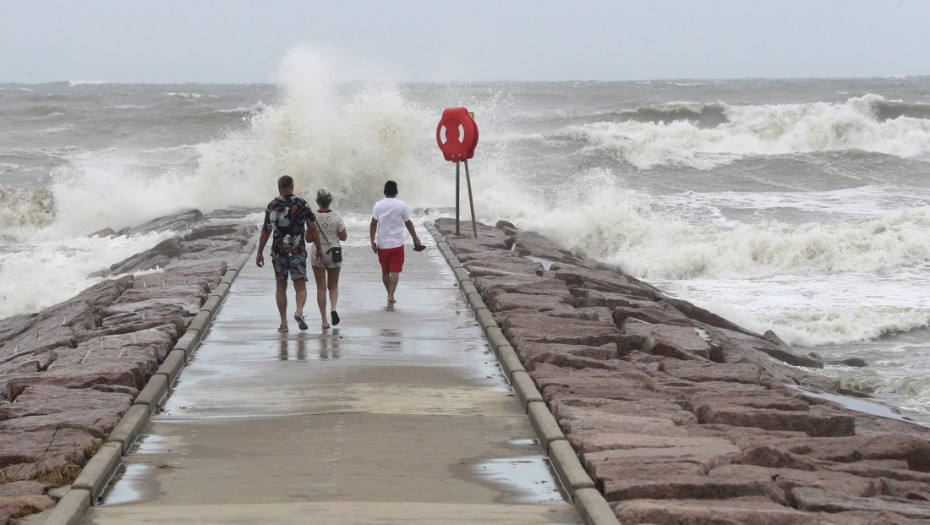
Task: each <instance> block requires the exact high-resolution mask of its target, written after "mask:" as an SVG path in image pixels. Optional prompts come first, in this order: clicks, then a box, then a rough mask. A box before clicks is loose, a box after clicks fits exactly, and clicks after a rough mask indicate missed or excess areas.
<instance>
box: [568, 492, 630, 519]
mask: <svg viewBox="0 0 930 525" xmlns="http://www.w3.org/2000/svg"><path fill="white" fill-rule="evenodd" d="M575 508H576V509H578V512H579V513H580V514H581V518H582V519H583V520H584V522H585V523H586V524H587V525H620V520H618V519H617V515H616V514H614V511H613V509H611V508H610V505H608V504H607V500H606V499H604V496H603V495H602V494H601V493H600V492H598V491H597V490H595V489H579V490H577V491H576V492H575Z"/></svg>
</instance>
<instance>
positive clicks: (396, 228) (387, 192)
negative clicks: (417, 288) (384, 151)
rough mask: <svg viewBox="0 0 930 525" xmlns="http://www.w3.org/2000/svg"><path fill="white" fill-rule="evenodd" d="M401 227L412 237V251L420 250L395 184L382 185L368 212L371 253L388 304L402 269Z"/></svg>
mask: <svg viewBox="0 0 930 525" xmlns="http://www.w3.org/2000/svg"><path fill="white" fill-rule="evenodd" d="M404 227H406V228H407V231H408V232H410V236H411V237H413V246H414V249H417V248H418V247H419V246H420V238H419V237H417V232H416V230H415V229H414V227H413V223H412V222H410V208H408V207H407V204H406V203H405V202H404V201H402V200H400V199H398V198H397V183H396V182H394V181H392V180H389V181H387V182H386V183H384V198H383V199H381V200H379V201H378V202H376V203H375V206H374V208H373V209H372V211H371V227H370V228H369V233H370V235H371V249H372V250H374V252H375V253H377V254H378V261H379V262H380V263H381V281H382V282H384V289H385V290H387V301H388V303H394V302H396V301H395V300H394V291H395V290H396V289H397V282H398V281H399V280H400V272H401V271H402V270H403V268H404ZM375 233H377V234H378V239H377V242H376V241H375Z"/></svg>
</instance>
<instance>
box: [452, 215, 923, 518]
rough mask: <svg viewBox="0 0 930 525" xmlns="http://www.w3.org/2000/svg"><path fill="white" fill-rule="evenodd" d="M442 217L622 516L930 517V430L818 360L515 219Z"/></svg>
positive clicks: (601, 487) (554, 410) (570, 437)
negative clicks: (832, 375)
mask: <svg viewBox="0 0 930 525" xmlns="http://www.w3.org/2000/svg"><path fill="white" fill-rule="evenodd" d="M436 227H437V229H438V230H439V231H440V232H442V233H443V234H444V235H445V240H446V242H447V243H448V244H449V246H450V247H451V248H452V250H453V252H454V253H455V254H456V255H457V256H458V257H459V258H460V260H461V262H462V264H463V266H464V267H465V269H466V270H468V272H469V276H470V279H471V280H472V281H473V282H474V284H475V287H476V288H477V289H478V291H479V292H480V293H481V295H482V296H483V298H484V300H485V303H486V304H487V306H488V308H489V309H490V310H491V311H492V313H493V317H494V319H495V320H496V321H497V323H498V325H499V327H500V328H501V330H503V332H504V335H505V336H506V337H507V339H508V340H509V341H510V343H511V346H512V347H513V348H514V349H515V350H516V352H517V354H518V355H519V357H520V359H521V360H522V361H523V364H524V367H525V368H526V370H527V371H529V373H530V375H531V377H533V379H534V380H535V382H536V385H537V387H538V389H539V391H540V392H541V393H542V395H543V398H544V399H545V400H546V402H547V404H548V406H549V408H550V410H551V412H552V413H553V414H554V415H555V416H556V418H557V420H558V422H559V425H560V427H561V428H562V431H563V432H564V433H565V434H566V437H567V438H568V440H569V442H570V443H571V444H572V446H573V447H574V448H575V450H576V452H577V453H578V454H579V456H580V458H581V460H582V463H583V465H584V466H585V468H586V470H587V471H588V473H589V474H590V475H591V476H592V478H593V479H594V480H595V482H596V483H597V487H598V489H599V490H600V491H601V492H602V493H603V495H604V496H605V497H606V499H607V500H608V502H609V503H610V505H611V507H612V508H613V510H614V513H615V514H616V516H617V518H618V519H619V520H620V522H622V523H656V524H669V525H671V524H678V523H759V524H763V523H764V524H771V523H786V524H787V523H792V524H794V523H837V524H839V523H842V524H844V525H848V524H860V523H861V524H866V523H902V524H903V523H917V522H921V523H923V522H926V521H927V520H930V477H928V476H930V429H928V428H926V427H923V426H920V425H917V424H914V423H911V422H908V421H906V420H904V419H902V418H900V417H892V418H886V417H882V416H881V415H879V414H887V410H869V408H868V407H869V406H870V404H869V403H868V402H867V401H864V400H863V397H864V395H863V394H859V393H856V397H847V396H846V395H844V394H850V392H845V391H842V390H841V389H840V388H839V387H838V385H837V384H835V383H834V382H833V381H831V380H827V379H826V378H823V377H821V376H817V375H816V374H815V371H816V370H817V368H820V367H822V366H823V364H822V363H821V362H820V361H818V360H817V359H816V358H814V357H811V356H807V355H801V354H798V353H796V352H795V351H793V349H791V348H789V347H788V346H787V345H785V344H784V343H783V342H781V341H780V340H779V339H778V338H777V336H775V334H772V333H766V334H755V333H752V332H750V331H748V330H745V329H743V328H741V327H739V326H737V325H735V324H733V323H731V322H729V321H727V320H726V319H722V318H720V317H718V316H716V315H714V314H712V313H710V312H707V311H706V310H703V309H701V308H699V307H697V306H695V305H692V304H690V303H687V302H685V301H681V300H678V299H674V298H670V297H667V296H666V295H665V294H664V293H663V292H662V291H661V290H658V289H656V288H654V287H652V286H651V285H649V284H647V283H642V282H639V281H637V280H636V279H635V278H633V277H631V276H629V275H626V274H624V273H623V272H622V271H621V270H620V269H618V268H612V267H609V266H606V265H603V264H601V263H598V262H596V261H590V260H585V259H583V258H579V257H576V256H574V255H572V254H570V253H568V252H566V251H565V250H562V249H561V248H559V247H558V246H557V245H555V244H554V243H552V242H550V241H548V240H547V239H546V238H544V237H542V236H540V235H538V234H534V233H532V232H520V231H519V230H518V229H517V228H516V227H515V226H514V225H512V224H509V223H504V222H501V223H498V224H497V225H496V226H494V227H491V226H487V225H483V224H479V230H478V238H477V239H475V238H473V237H472V236H471V235H470V233H471V232H470V231H469V235H468V236H455V235H454V231H455V229H454V221H453V220H452V219H439V220H437V221H436ZM559 283H560V284H561V285H559ZM569 297H570V298H571V300H570V301H569V300H567V299H566V298H569ZM595 308H598V309H602V310H607V311H609V312H610V314H611V315H610V316H606V315H604V314H603V313H596V312H597V311H596V310H592V309H595ZM872 406H875V405H874V404H873V405H872ZM856 409H858V410H856Z"/></svg>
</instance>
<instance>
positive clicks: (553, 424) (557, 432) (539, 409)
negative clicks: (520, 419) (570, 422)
mask: <svg viewBox="0 0 930 525" xmlns="http://www.w3.org/2000/svg"><path fill="white" fill-rule="evenodd" d="M526 413H527V415H528V416H529V417H530V424H532V425H533V429H534V430H535V431H536V436H537V437H538V438H539V442H540V443H541V444H542V445H543V448H544V449H545V450H546V454H549V455H550V456H551V455H552V454H551V451H550V450H549V447H550V445H551V443H552V442H553V441H555V440H557V439H565V434H564V433H563V432H562V429H561V428H560V427H559V422H558V421H556V419H555V416H553V415H552V412H550V411H549V406H548V405H546V403H545V402H543V401H532V402H530V403H529V404H528V405H527V407H526Z"/></svg>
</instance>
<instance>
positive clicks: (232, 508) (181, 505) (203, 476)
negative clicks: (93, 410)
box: [84, 227, 582, 525]
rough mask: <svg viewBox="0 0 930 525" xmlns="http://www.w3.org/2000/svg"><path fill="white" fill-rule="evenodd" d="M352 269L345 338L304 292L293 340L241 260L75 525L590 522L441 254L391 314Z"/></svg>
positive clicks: (405, 280) (416, 265) (377, 290)
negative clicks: (170, 380)
mask: <svg viewBox="0 0 930 525" xmlns="http://www.w3.org/2000/svg"><path fill="white" fill-rule="evenodd" d="M420 229H421V230H422V227H421V228H420ZM419 235H420V237H421V238H422V239H424V240H429V239H431V236H430V235H429V234H428V233H426V232H425V231H423V232H422V233H419ZM349 236H350V240H353V239H354V240H356V241H357V240H358V239H363V240H365V241H367V236H368V234H367V228H366V231H361V229H359V231H350V232H349ZM345 257H346V262H345V267H344V268H343V272H342V277H341V280H340V292H341V295H340V300H339V313H340V315H341V317H342V323H341V324H340V325H339V326H338V327H337V328H334V329H330V330H327V331H325V332H324V331H322V330H321V328H320V319H319V315H318V310H317V307H316V302H315V290H316V289H315V286H314V285H313V283H312V282H311V283H310V284H309V286H308V291H309V297H308V303H307V306H306V308H305V311H306V312H307V314H308V315H307V319H308V322H309V324H310V330H308V331H307V332H300V331H299V330H298V329H297V325H296V322H295V321H293V320H291V322H290V329H291V331H290V332H289V333H288V334H278V333H277V332H276V331H275V329H276V327H277V323H278V319H277V312H276V309H275V304H274V282H273V272H272V270H271V268H270V265H269V266H266V267H265V268H261V269H260V268H256V267H255V265H254V262H251V260H250V262H249V263H248V264H247V265H246V266H245V268H243V269H242V271H241V272H240V273H239V275H238V277H237V278H236V280H235V282H234V283H233V285H232V288H231V291H230V294H229V295H228V297H227V298H226V301H225V303H224V304H223V306H222V307H221V309H220V310H219V312H218V315H217V317H216V318H215V320H214V321H213V324H212V325H211V327H210V329H209V330H208V332H207V333H206V335H205V337H204V339H203V340H202V342H201V344H200V347H199V349H198V350H197V352H196V353H194V355H193V357H192V359H191V361H190V362H189V363H188V365H187V367H186V368H184V370H183V372H182V373H181V376H180V378H179V379H178V381H177V383H176V384H175V386H174V390H173V392H172V393H171V395H170V397H168V398H167V400H166V401H165V405H164V410H163V411H161V412H160V413H158V414H155V415H153V416H152V418H151V420H150V421H149V423H148V424H147V426H146V428H145V430H144V431H143V432H142V434H141V436H140V438H139V440H138V442H137V443H136V445H135V446H134V447H133V449H132V451H131V453H130V454H129V455H127V456H125V457H124V458H123V464H124V467H123V468H121V470H120V473H119V474H118V478H117V479H116V480H115V481H114V482H112V483H111V484H110V486H109V488H108V490H107V491H106V492H105V493H104V495H103V498H102V502H100V503H99V504H98V505H97V506H96V507H93V508H92V509H91V510H90V511H89V512H88V513H87V514H86V516H85V519H84V523H87V524H96V525H109V524H117V523H118V524H125V523H248V524H255V523H320V524H349V523H352V524H368V523H372V524H373V523H378V524H385V523H404V524H416V523H423V524H438V523H450V524H476V525H477V524H482V525H493V524H508V525H513V524H578V523H582V519H581V518H580V517H579V515H578V513H577V511H576V510H575V508H574V507H573V506H572V505H571V504H570V503H569V502H568V501H567V500H566V497H565V495H564V493H563V491H562V490H561V488H560V486H559V484H558V482H557V481H556V479H555V478H554V475H553V474H552V470H551V468H550V467H549V462H548V460H547V459H546V457H545V455H544V454H543V451H542V449H541V448H540V446H539V445H538V444H537V442H536V437H535V433H534V431H533V429H532V427H531V425H530V422H529V420H528V418H527V416H526V414H525V412H524V410H523V408H522V406H521V405H520V402H519V401H518V400H517V399H516V398H515V396H514V394H513V392H512V391H511V389H510V387H509V385H508V384H507V382H506V380H505V378H504V375H503V373H502V372H501V370H500V368H499V367H498V364H497V360H496V358H495V356H494V354H493V353H492V352H491V351H490V350H489V348H488V346H487V343H486V340H485V338H484V336H483V335H482V332H481V330H480V328H479V327H478V325H477V324H476V323H475V321H474V318H473V315H472V313H471V312H470V310H469V309H468V306H467V305H466V302H465V300H464V299H463V297H462V296H461V294H460V293H459V290H458V288H457V287H456V280H455V278H454V277H453V274H452V272H451V270H450V269H449V267H448V265H447V264H446V262H445V260H444V259H443V257H442V256H441V254H440V253H438V251H437V250H436V249H435V248H431V249H429V250H427V251H426V252H422V253H414V252H412V251H410V250H408V252H407V264H406V265H405V267H404V272H403V274H402V276H401V283H400V287H399V289H398V292H397V300H398V303H397V304H396V305H395V306H394V307H393V308H389V307H387V306H386V302H385V292H384V288H383V286H382V284H381V280H380V275H379V273H380V271H379V269H378V265H377V259H376V257H375V256H374V254H372V253H371V251H370V249H368V248H367V245H366V246H364V247H361V246H348V247H347V248H346V249H345ZM252 258H253V259H254V253H253V255H252ZM266 259H267V254H266ZM290 300H291V301H293V294H290ZM290 311H291V312H293V302H291V305H290Z"/></svg>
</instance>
